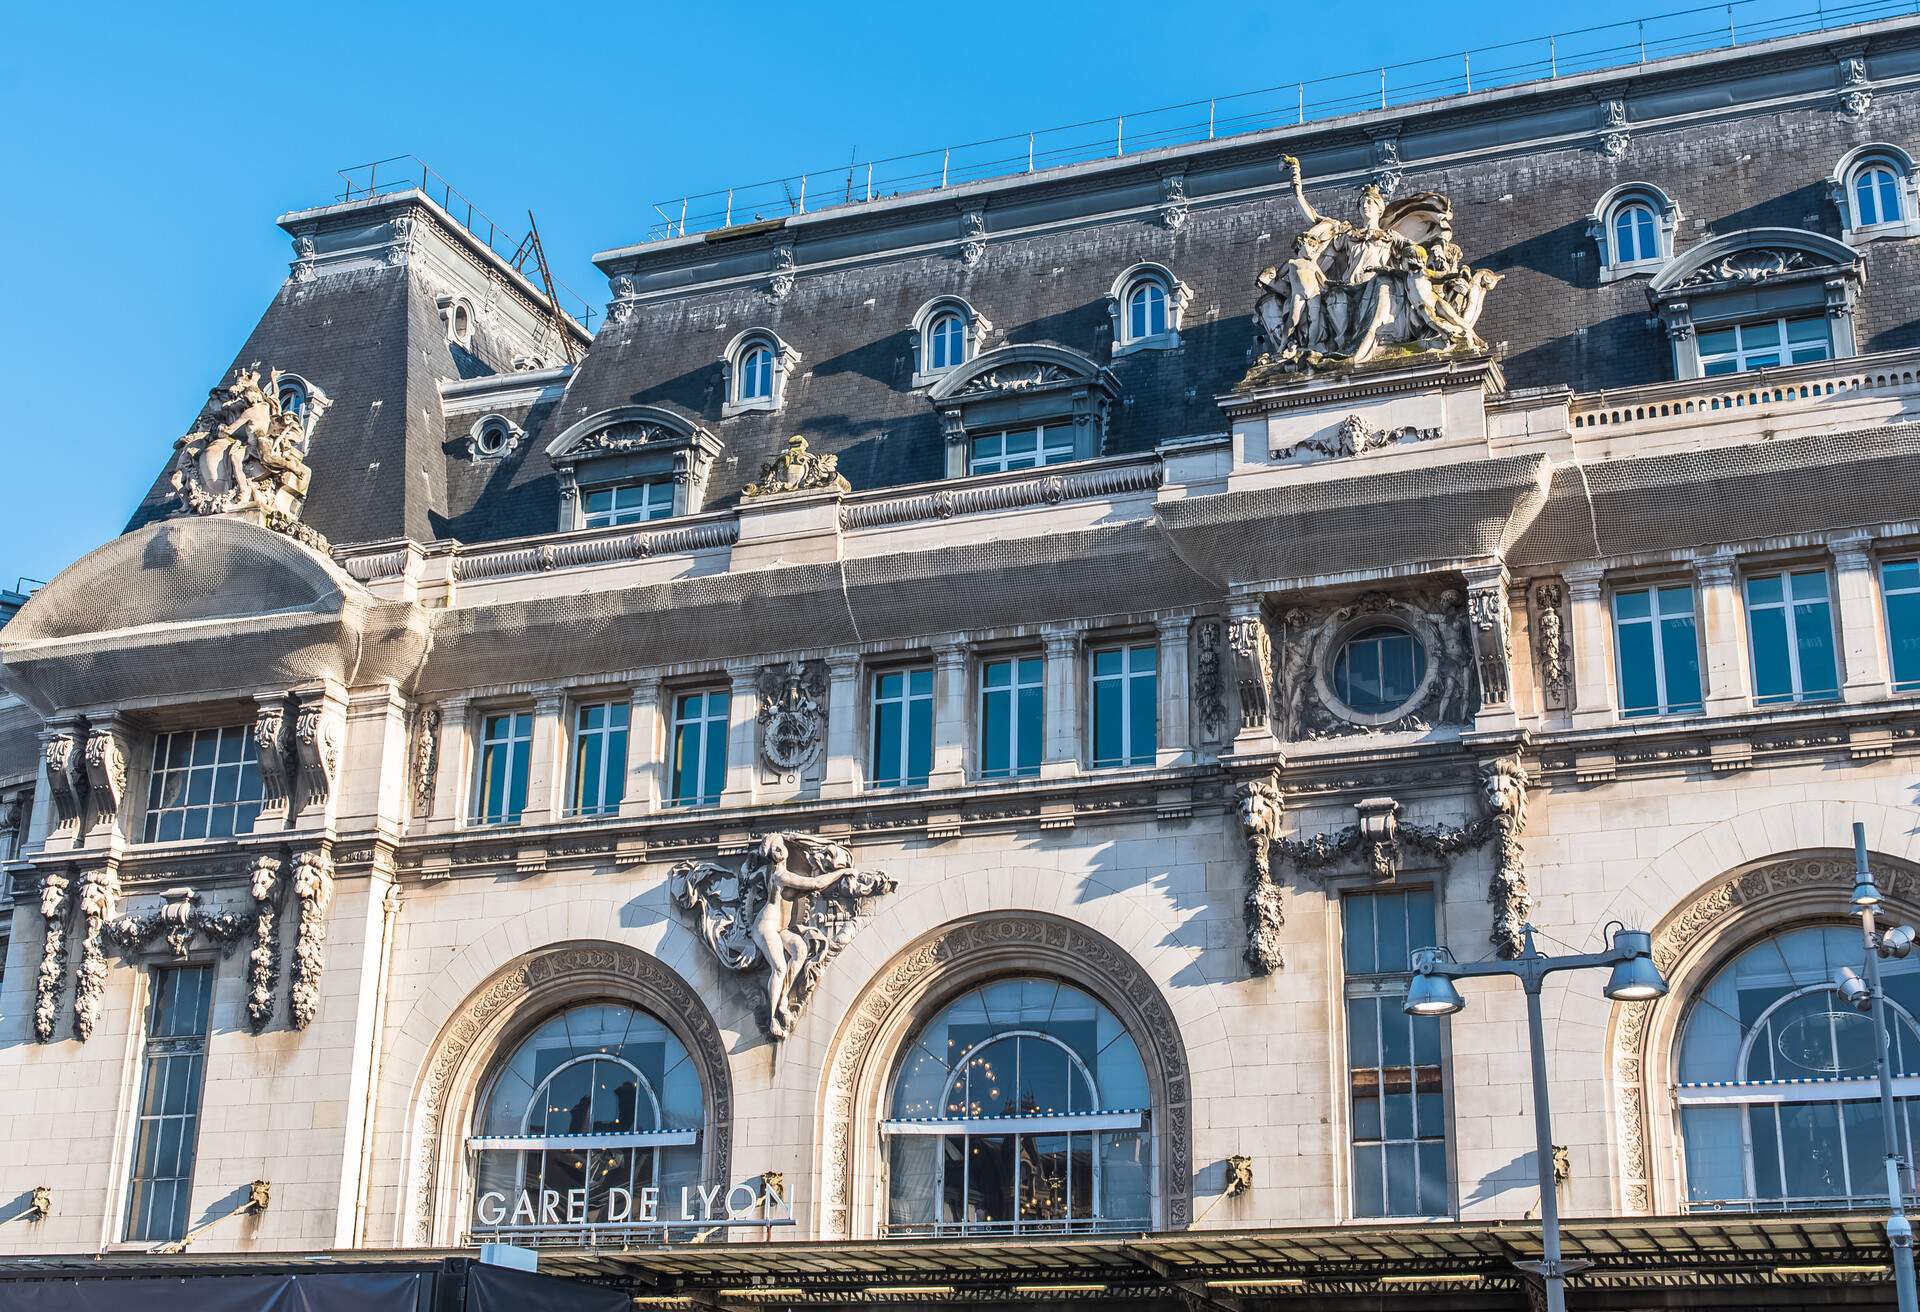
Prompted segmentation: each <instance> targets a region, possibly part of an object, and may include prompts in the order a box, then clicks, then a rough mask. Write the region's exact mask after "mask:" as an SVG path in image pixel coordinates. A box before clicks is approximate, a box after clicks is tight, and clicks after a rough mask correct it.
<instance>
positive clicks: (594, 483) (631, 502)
mask: <svg viewBox="0 0 1920 1312" xmlns="http://www.w3.org/2000/svg"><path fill="white" fill-rule="evenodd" d="M719 454H720V442H719V439H717V438H716V437H714V435H713V434H712V433H709V432H708V431H707V430H706V429H704V428H701V427H699V426H698V425H696V424H693V423H690V422H689V421H688V420H686V419H685V418H683V417H682V416H680V415H677V414H675V413H674V412H673V411H671V410H667V409H665V408H663V407H661V406H653V405H624V406H616V407H615V408H613V409H611V410H602V411H600V412H599V413H597V414H592V415H589V416H587V417H586V418H585V419H582V420H581V421H580V422H579V423H577V424H574V425H573V426H572V427H570V428H568V429H567V431H566V432H564V433H562V434H560V436H559V437H557V438H555V439H554V440H553V441H552V442H551V443H550V444H549V445H548V446H547V459H548V460H550V461H552V462H553V469H554V473H555V474H556V475H558V476H559V480H560V526H559V527H560V531H561V532H563V533H564V532H567V531H568V530H570V529H576V528H609V527H614V526H616V525H621V524H638V523H644V522H647V521H650V520H655V519H664V518H666V517H667V516H669V515H696V514H699V513H700V507H701V499H702V497H703V496H704V495H705V491H706V486H707V474H708V472H709V471H710V470H711V469H712V468H713V461H714V457H715V456H717V455H719Z"/></svg>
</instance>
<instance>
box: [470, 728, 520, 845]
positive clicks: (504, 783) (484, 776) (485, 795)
mask: <svg viewBox="0 0 1920 1312" xmlns="http://www.w3.org/2000/svg"><path fill="white" fill-rule="evenodd" d="M532 756H533V716H532V714H530V713H529V712H527V711H505V712H502V713H501V714H499V715H489V716H487V717H486V719H485V720H484V721H483V722H482V726H481V734H480V780H479V785H480V786H479V787H478V788H477V789H476V790H475V794H474V810H473V818H474V821H475V822H476V823H478V824H483V825H517V824H519V823H520V813H521V812H522V811H524V810H526V809H527V770H528V768H529V766H530V764H531V758H532Z"/></svg>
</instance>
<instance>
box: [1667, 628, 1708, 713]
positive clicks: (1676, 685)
mask: <svg viewBox="0 0 1920 1312" xmlns="http://www.w3.org/2000/svg"><path fill="white" fill-rule="evenodd" d="M1660 640H1661V654H1662V655H1663V656H1664V657H1665V658H1666V662H1667V706H1668V707H1669V708H1670V709H1673V710H1681V709H1684V708H1686V707H1697V706H1699V705H1700V648H1699V644H1698V642H1697V641H1696V640H1695V638H1694V631H1693V620H1692V618H1691V617H1688V618H1686V619H1675V620H1661V621H1660Z"/></svg>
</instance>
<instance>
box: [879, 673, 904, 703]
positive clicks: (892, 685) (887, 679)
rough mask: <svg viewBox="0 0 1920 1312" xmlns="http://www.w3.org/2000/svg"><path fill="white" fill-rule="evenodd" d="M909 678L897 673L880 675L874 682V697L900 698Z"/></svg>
mask: <svg viewBox="0 0 1920 1312" xmlns="http://www.w3.org/2000/svg"><path fill="white" fill-rule="evenodd" d="M906 682H907V676H906V675H904V674H901V673H899V672H898V671H895V672H894V673H892V674H882V675H879V676H878V677H877V678H875V679H874V681H873V687H874V695H875V696H877V697H898V696H899V695H900V694H901V692H902V691H903V690H904V689H905V687H906Z"/></svg>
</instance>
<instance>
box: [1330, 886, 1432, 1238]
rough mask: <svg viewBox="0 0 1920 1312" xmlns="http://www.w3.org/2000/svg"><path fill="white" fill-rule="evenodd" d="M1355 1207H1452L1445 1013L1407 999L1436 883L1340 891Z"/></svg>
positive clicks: (1425, 942)
mask: <svg viewBox="0 0 1920 1312" xmlns="http://www.w3.org/2000/svg"><path fill="white" fill-rule="evenodd" d="M1340 911H1341V918H1342V920H1343V921H1344V937H1345V943H1346V957H1345V967H1346V1000H1347V1085H1348V1089H1349V1096H1350V1099H1351V1108H1352V1117H1353V1121H1352V1127H1353V1214H1354V1215H1355V1216H1446V1215H1447V1214H1448V1213H1449V1211H1450V1210H1451V1208H1450V1204H1449V1200H1448V1193H1447V1099H1446V1076H1445V1069H1444V1067H1443V1065H1442V1063H1441V1057H1440V1052H1441V1040H1442V1038H1443V1036H1444V1035H1445V1033H1446V1030H1445V1026H1446V1023H1447V1022H1446V1018H1445V1017H1444V1016H1409V1015H1407V1014H1406V1012H1405V1011H1403V1010H1402V1009H1401V1003H1402V1002H1403V1001H1404V1000H1405V998H1406V992H1407V981H1408V978H1409V976H1410V971H1409V955H1410V953H1411V952H1412V950H1413V949H1414V948H1422V947H1432V946H1434V945H1435V944H1436V941H1437V935H1436V934H1435V932H1434V922H1433V890H1432V889H1425V888H1420V889H1407V890H1405V891H1404V892H1393V893H1355V894H1348V895H1347V896H1345V897H1342V898H1341V899H1340Z"/></svg>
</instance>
